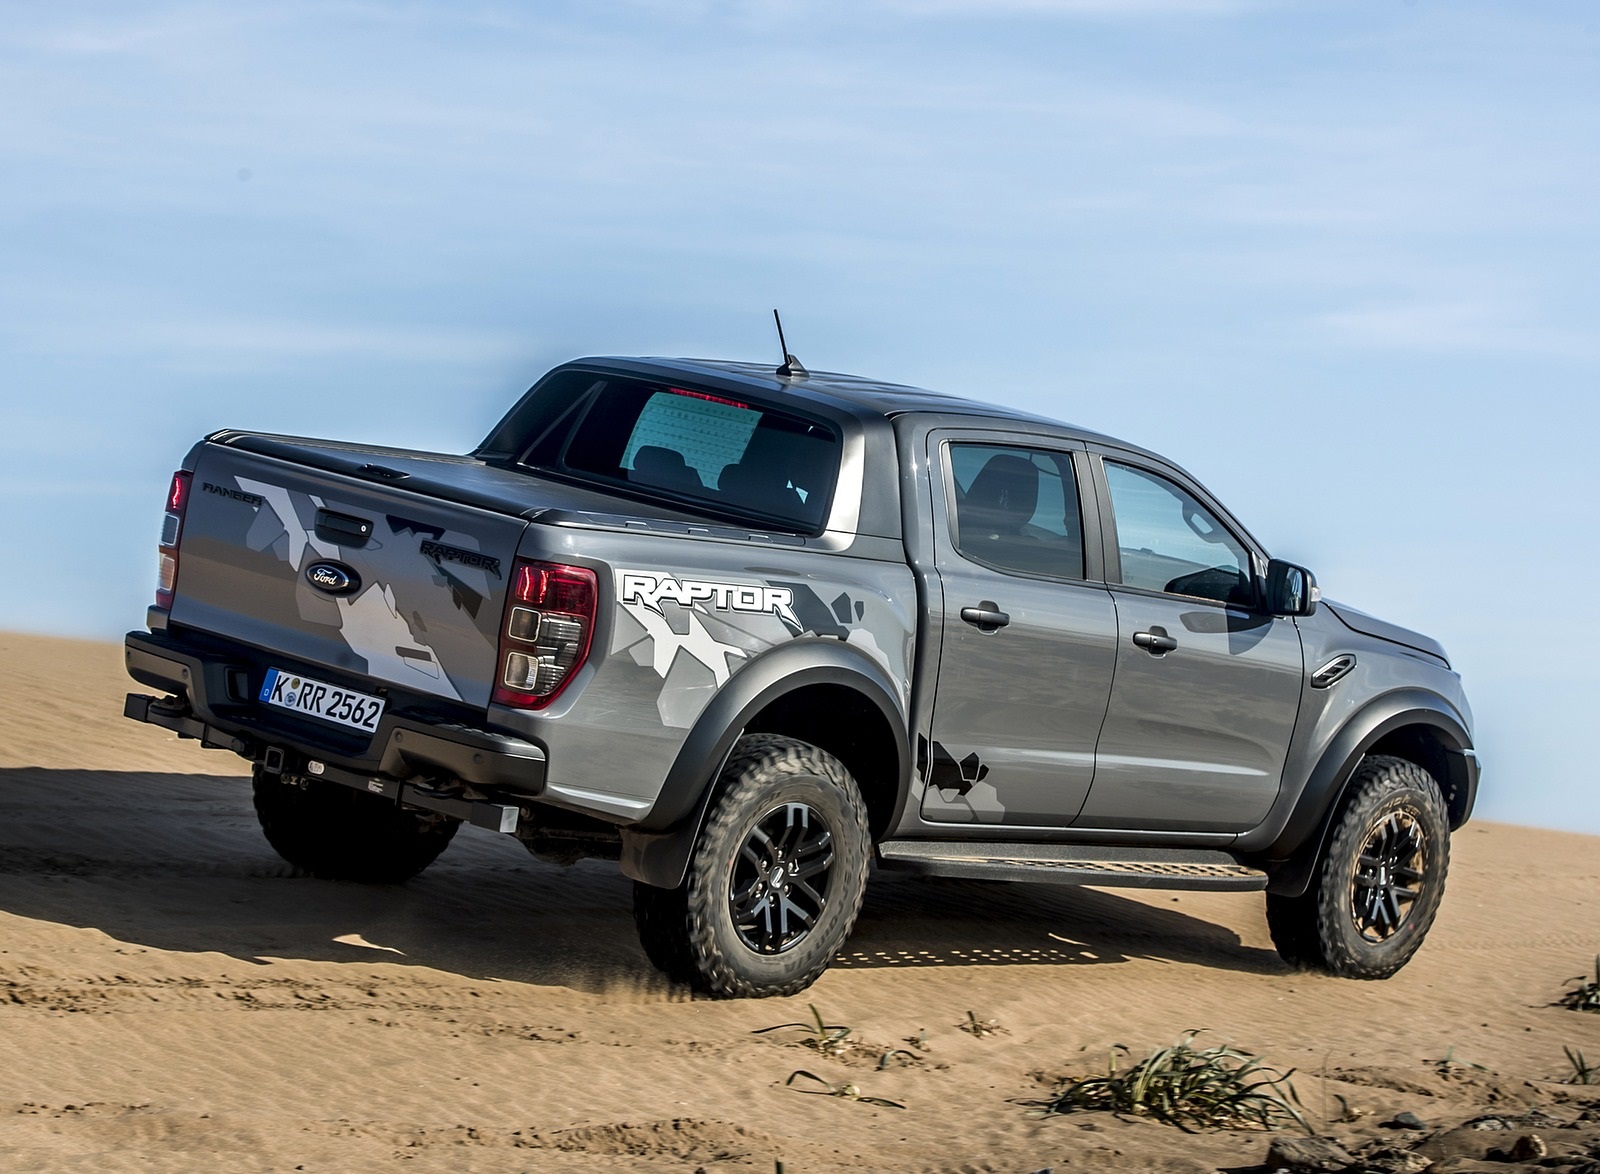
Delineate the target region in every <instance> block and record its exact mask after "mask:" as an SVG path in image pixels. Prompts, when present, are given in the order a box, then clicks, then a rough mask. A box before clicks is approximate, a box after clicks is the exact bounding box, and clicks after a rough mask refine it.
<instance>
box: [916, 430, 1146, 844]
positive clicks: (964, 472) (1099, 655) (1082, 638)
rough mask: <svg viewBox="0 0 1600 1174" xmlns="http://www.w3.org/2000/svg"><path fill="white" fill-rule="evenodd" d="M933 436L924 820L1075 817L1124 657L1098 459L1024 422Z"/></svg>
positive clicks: (1034, 822)
mask: <svg viewBox="0 0 1600 1174" xmlns="http://www.w3.org/2000/svg"><path fill="white" fill-rule="evenodd" d="M928 443H929V452H928V457H929V462H928V464H929V469H930V471H931V475H932V476H933V477H934V478H935V481H936V485H935V492H934V494H933V523H934V525H933V529H934V562H935V567H936V570H937V573H938V575H939V578H940V580H941V584H942V590H943V598H944V608H945V612H946V614H945V616H944V624H943V632H944V634H943V639H942V646H941V648H940V651H939V668H938V680H937V685H936V689H935V696H934V707H933V718H932V724H931V738H930V741H929V746H928V757H927V761H925V762H924V764H923V773H924V777H925V779H926V780H927V784H926V786H925V788H924V790H923V799H922V816H923V818H924V819H925V820H928V821H930V822H935V823H979V824H1011V825H1031V826H1041V827H1067V826H1069V825H1070V824H1071V823H1072V820H1073V818H1074V817H1075V816H1076V815H1077V814H1078V810H1079V808H1080V807H1082V805H1083V801H1084V797H1085V796H1086V795H1087V794H1088V793H1089V787H1090V784H1091V782H1092V781H1093V778H1094V769H1095V767H1094V749H1095V739H1096V737H1097V736H1098V735H1099V732H1100V723H1101V720H1102V719H1103V718H1104V716H1105V709H1106V700H1107V697H1108V695H1109V693H1110V689H1111V674H1112V667H1113V663H1114V660H1115V655H1116V632H1117V625H1116V611H1115V608H1114V607H1113V605H1112V602H1111V595H1110V593H1109V592H1108V591H1107V590H1106V586H1105V584H1104V583H1103V582H1099V581H1096V580H1097V579H1098V577H1099V574H1100V537H1099V518H1098V511H1097V509H1096V506H1095V504H1094V498H1093V496H1092V494H1093V491H1092V489H1089V490H1087V493H1086V492H1085V488H1084V487H1085V486H1087V483H1088V479H1087V471H1088V466H1087V454H1086V453H1085V451H1084V450H1083V448H1082V446H1081V445H1073V444H1072V443H1071V442H1069V441H1054V442H1051V441H1044V440H1042V439H1041V438H1037V437H1033V436H1030V435H1027V434H1022V433H1011V432H987V431H986V432H976V431H973V432H966V431H948V430H946V431H936V432H934V433H933V434H931V435H930V437H929V441H928ZM1086 496H1087V498H1088V507H1087V509H1086V508H1085V505H1084V500H1085V497H1086ZM1086 523H1087V524H1086Z"/></svg>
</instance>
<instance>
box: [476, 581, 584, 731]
mask: <svg viewBox="0 0 1600 1174" xmlns="http://www.w3.org/2000/svg"><path fill="white" fill-rule="evenodd" d="M597 600H598V589H597V586H596V580H595V575H594V572H593V571H591V570H589V569H588V568H587V567H571V566H566V565H565V564H562V563H543V562H532V561H530V560H527V559H519V560H518V561H517V563H516V564H515V566H514V567H513V568H512V571H511V590H510V592H509V593H508V596H507V599H506V614H505V622H504V623H503V624H501V626H500V666H499V667H500V671H499V675H498V677H497V679H496V681H495V689H494V699H495V702H496V703H497V704H500V705H511V706H515V707H516V708H518V709H542V708H544V707H545V706H546V705H549V704H550V703H551V702H552V701H554V700H555V699H556V697H557V695H558V694H559V693H560V692H561V690H562V689H564V688H566V686H567V684H568V683H569V682H570V681H571V680H572V678H573V676H574V675H575V674H576V673H577V671H578V669H579V668H580V667H581V666H582V665H583V662H584V660H585V658H587V657H588V655H589V644H590V641H591V640H592V639H593V638H594V621H595V608H596V606H597Z"/></svg>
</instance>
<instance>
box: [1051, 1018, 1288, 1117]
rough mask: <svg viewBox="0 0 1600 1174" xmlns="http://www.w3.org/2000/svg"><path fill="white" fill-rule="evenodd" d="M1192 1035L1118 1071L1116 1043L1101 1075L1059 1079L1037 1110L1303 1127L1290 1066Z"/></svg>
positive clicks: (1123, 1051)
mask: <svg viewBox="0 0 1600 1174" xmlns="http://www.w3.org/2000/svg"><path fill="white" fill-rule="evenodd" d="M1198 1034H1199V1032H1196V1031H1191V1032H1189V1033H1187V1034H1186V1035H1185V1036H1184V1037H1183V1038H1182V1039H1180V1040H1179V1041H1178V1042H1177V1043H1175V1044H1173V1045H1172V1046H1171V1047H1166V1048H1160V1049H1158V1050H1156V1051H1154V1052H1152V1053H1150V1055H1148V1056H1146V1057H1145V1058H1144V1059H1143V1060H1140V1061H1139V1062H1138V1063H1137V1064H1135V1065H1134V1066H1133V1067H1131V1068H1128V1069H1125V1070H1121V1071H1119V1070H1118V1068H1117V1053H1118V1052H1121V1053H1123V1054H1126V1053H1127V1051H1128V1049H1127V1048H1125V1047H1123V1046H1122V1045H1120V1044H1119V1045H1118V1046H1117V1048H1116V1050H1115V1051H1113V1052H1112V1055H1111V1062H1110V1065H1109V1067H1108V1069H1107V1072H1106V1074H1105V1075H1104V1076H1087V1077H1084V1078H1082V1079H1080V1080H1067V1081H1063V1082H1062V1083H1061V1084H1060V1085H1058V1086H1057V1088H1056V1090H1055V1092H1054V1094H1053V1095H1052V1096H1051V1097H1050V1099H1049V1100H1048V1101H1046V1102H1045V1103H1044V1105H1043V1111H1044V1113H1045V1114H1046V1115H1052V1114H1056V1113H1072V1112H1080V1111H1085V1110H1088V1111H1095V1110H1098V1111H1101V1112H1111V1113H1127V1114H1130V1115H1133V1116H1140V1117H1151V1118H1154V1119H1155V1120H1157V1121H1162V1122H1165V1123H1166V1124H1168V1125H1176V1126H1177V1127H1178V1128H1179V1129H1182V1130H1184V1131H1185V1132H1189V1133H1192V1132H1195V1131H1196V1130H1201V1129H1284V1128H1291V1127H1292V1128H1298V1129H1302V1130H1304V1131H1305V1132H1306V1133H1310V1132H1311V1127H1310V1126H1309V1125H1308V1124H1307V1123H1306V1119H1305V1116H1304V1114H1302V1113H1301V1111H1300V1098H1299V1096H1298V1095H1297V1094H1296V1093H1295V1091H1294V1086H1293V1085H1292V1084H1290V1083H1289V1077H1290V1076H1292V1075H1293V1074H1294V1070H1293V1069H1290V1070H1289V1071H1288V1072H1279V1071H1277V1070H1276V1069H1274V1068H1269V1067H1267V1066H1266V1065H1265V1064H1264V1063H1263V1062H1262V1061H1261V1060H1260V1059H1259V1058H1257V1057H1255V1056H1252V1055H1250V1053H1248V1052H1242V1051H1239V1050H1238V1049H1237V1048H1230V1047H1226V1046H1221V1045H1219V1046H1217V1047H1211V1048H1196V1047H1195V1046H1194V1037H1195V1036H1196V1035H1198Z"/></svg>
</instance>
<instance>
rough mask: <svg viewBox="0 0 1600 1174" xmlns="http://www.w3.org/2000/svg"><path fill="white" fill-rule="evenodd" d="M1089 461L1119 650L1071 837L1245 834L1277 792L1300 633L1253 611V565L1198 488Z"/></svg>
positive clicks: (1126, 466) (1171, 475)
mask: <svg viewBox="0 0 1600 1174" xmlns="http://www.w3.org/2000/svg"><path fill="white" fill-rule="evenodd" d="M1092 460H1093V461H1094V462H1095V464H1096V468H1095V469H1094V472H1095V474H1096V484H1097V485H1098V487H1099V488H1100V491H1101V495H1102V499H1103V500H1104V501H1106V502H1107V503H1108V506H1109V508H1108V509H1107V511H1106V518H1105V525H1106V532H1107V541H1106V564H1107V575H1106V577H1107V579H1108V580H1109V584H1110V586H1109V590H1110V593H1111V596H1112V598H1113V600H1114V601H1115V606H1116V612H1117V627H1118V638H1117V646H1116V682H1115V684H1114V686H1113V687H1112V690H1111V701H1110V705H1109V707H1108V709H1107V711H1106V717H1105V723H1104V726H1103V727H1102V729H1101V731H1100V740H1099V746H1098V750H1097V752H1096V757H1095V776H1094V786H1093V789H1092V790H1091V791H1090V793H1089V797H1088V799H1087V801H1086V802H1085V803H1084V805H1083V809H1082V812H1081V813H1080V814H1079V816H1078V819H1077V826H1079V827H1086V828H1126V829H1138V830H1182V831H1195V832H1239V831H1245V830H1247V829H1249V828H1252V827H1254V826H1255V825H1256V824H1257V823H1259V822H1260V821H1261V820H1262V819H1263V818H1264V817H1265V816H1266V814H1267V811H1268V809H1269V808H1270V807H1271V806H1272V803H1273V800H1274V799H1276V797H1277V794H1278V787H1279V784H1280V783H1281V781H1282V777H1283V766H1284V759H1285V757H1286V755H1287V753H1288V748H1289V738H1290V736H1291V735H1292V734H1293V733H1294V723H1295V718H1296V716H1297V715H1298V712H1299V706H1300V690H1301V677H1302V674H1303V672H1304V667H1303V662H1302V661H1303V658H1302V654H1301V648H1300V632H1299V629H1298V628H1297V627H1296V626H1295V622H1294V620H1292V619H1290V618H1287V617H1282V616H1272V615H1268V614H1267V613H1266V612H1265V611H1264V610H1263V609H1262V607H1261V606H1260V601H1259V599H1258V591H1259V587H1258V576H1257V574H1256V569H1257V568H1256V556H1255V554H1254V553H1253V551H1252V549H1251V548H1250V546H1248V545H1247V544H1246V542H1245V541H1244V540H1243V539H1242V538H1241V537H1240V536H1239V535H1238V534H1236V533H1235V532H1234V530H1233V529H1232V528H1231V527H1230V525H1229V524H1228V523H1227V522H1225V521H1224V515H1223V514H1222V513H1221V511H1220V510H1218V509H1215V508H1213V507H1212V505H1211V504H1210V503H1209V502H1208V501H1207V500H1206V499H1205V498H1204V497H1203V495H1202V491H1201V490H1200V489H1199V487H1198V486H1195V485H1193V484H1192V483H1187V482H1185V481H1184V480H1183V479H1181V478H1180V477H1179V475H1178V474H1177V473H1176V471H1175V470H1172V469H1169V468H1166V467H1163V466H1161V465H1158V464H1156V463H1154V462H1150V461H1146V460H1144V459H1142V458H1139V457H1134V456H1132V455H1129V454H1126V453H1121V452H1118V451H1115V450H1106V451H1104V452H1097V453H1095V454H1094V455H1093V457H1092Z"/></svg>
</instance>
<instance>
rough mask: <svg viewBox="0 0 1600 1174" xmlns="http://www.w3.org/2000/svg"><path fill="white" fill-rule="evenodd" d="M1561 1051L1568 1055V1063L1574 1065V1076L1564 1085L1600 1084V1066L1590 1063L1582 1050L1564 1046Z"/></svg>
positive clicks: (1568, 1078) (1565, 1081)
mask: <svg viewBox="0 0 1600 1174" xmlns="http://www.w3.org/2000/svg"><path fill="white" fill-rule="evenodd" d="M1561 1050H1562V1051H1563V1052H1565V1053H1566V1054H1567V1063H1569V1064H1571V1065H1572V1075H1571V1076H1569V1077H1567V1078H1566V1080H1564V1081H1563V1082H1562V1083H1563V1084H1600V1064H1591V1063H1589V1061H1588V1060H1587V1059H1585V1058H1584V1055H1583V1049H1582V1048H1569V1047H1567V1046H1566V1045H1565V1044H1563V1045H1561Z"/></svg>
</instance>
